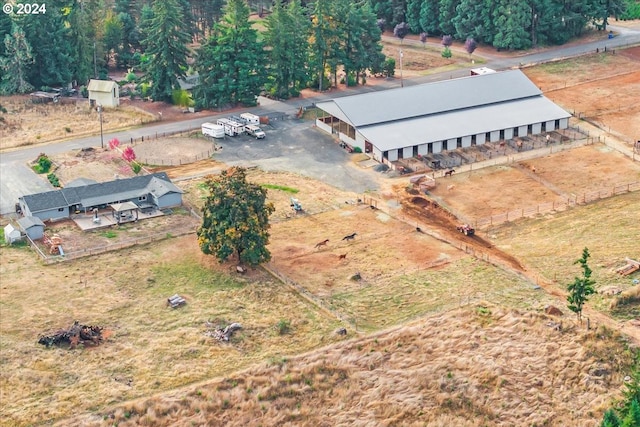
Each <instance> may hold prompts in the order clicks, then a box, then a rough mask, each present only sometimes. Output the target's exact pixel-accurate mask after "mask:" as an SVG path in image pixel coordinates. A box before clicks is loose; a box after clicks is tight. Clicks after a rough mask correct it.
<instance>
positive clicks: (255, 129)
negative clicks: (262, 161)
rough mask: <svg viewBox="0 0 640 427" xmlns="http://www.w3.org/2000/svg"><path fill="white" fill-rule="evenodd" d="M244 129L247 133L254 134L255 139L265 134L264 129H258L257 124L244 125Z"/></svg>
mask: <svg viewBox="0 0 640 427" xmlns="http://www.w3.org/2000/svg"><path fill="white" fill-rule="evenodd" d="M244 129H245V132H247V134H248V135H251V136H255V137H256V139H262V138H264V137H265V136H267V135H266V134H265V133H264V131H263V130H262V129H260V127H259V126H256V125H246V126H245V127H244Z"/></svg>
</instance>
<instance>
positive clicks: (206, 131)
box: [202, 123, 224, 138]
mask: <svg viewBox="0 0 640 427" xmlns="http://www.w3.org/2000/svg"><path fill="white" fill-rule="evenodd" d="M202 134H203V135H206V136H210V137H212V138H224V126H221V125H216V124H213V123H203V124H202Z"/></svg>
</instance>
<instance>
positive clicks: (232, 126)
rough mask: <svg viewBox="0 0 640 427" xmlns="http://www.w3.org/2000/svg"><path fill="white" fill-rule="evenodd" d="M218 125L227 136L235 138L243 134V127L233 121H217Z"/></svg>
mask: <svg viewBox="0 0 640 427" xmlns="http://www.w3.org/2000/svg"><path fill="white" fill-rule="evenodd" d="M217 123H218V125H219V126H222V127H223V128H224V133H225V134H227V135H229V136H236V135H240V134H241V133H244V125H243V124H242V123H238V122H236V121H235V120H230V119H218V122H217Z"/></svg>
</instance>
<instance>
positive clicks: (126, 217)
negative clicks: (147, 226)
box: [110, 202, 138, 224]
mask: <svg viewBox="0 0 640 427" xmlns="http://www.w3.org/2000/svg"><path fill="white" fill-rule="evenodd" d="M110 206H111V208H112V209H113V217H114V218H115V219H116V222H117V223H118V224H120V223H123V222H129V221H137V220H138V205H136V204H135V203H133V202H124V203H113V204H112V205H110Z"/></svg>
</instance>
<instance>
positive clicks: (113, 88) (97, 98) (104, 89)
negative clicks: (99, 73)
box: [87, 79, 120, 107]
mask: <svg viewBox="0 0 640 427" xmlns="http://www.w3.org/2000/svg"><path fill="white" fill-rule="evenodd" d="M87 90H88V91H89V101H91V102H92V103H95V104H96V105H101V106H103V107H117V106H118V105H120V87H119V86H118V83H116V82H114V81H111V80H94V79H91V80H90V81H89V86H87Z"/></svg>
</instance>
